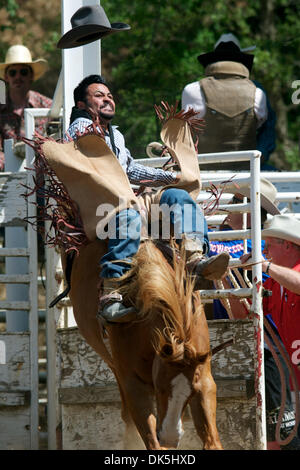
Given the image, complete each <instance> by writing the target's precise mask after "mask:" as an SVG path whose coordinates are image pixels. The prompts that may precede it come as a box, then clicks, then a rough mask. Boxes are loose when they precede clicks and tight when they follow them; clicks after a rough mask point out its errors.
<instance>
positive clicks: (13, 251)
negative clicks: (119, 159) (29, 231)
mask: <svg viewBox="0 0 300 470" xmlns="http://www.w3.org/2000/svg"><path fill="white" fill-rule="evenodd" d="M2 256H3V257H10V256H13V257H25V256H29V250H28V249H27V248H0V258H1V257H2Z"/></svg>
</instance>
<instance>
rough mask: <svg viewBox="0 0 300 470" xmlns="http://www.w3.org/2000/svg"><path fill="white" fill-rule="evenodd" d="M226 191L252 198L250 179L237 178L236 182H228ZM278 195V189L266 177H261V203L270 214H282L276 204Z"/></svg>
mask: <svg viewBox="0 0 300 470" xmlns="http://www.w3.org/2000/svg"><path fill="white" fill-rule="evenodd" d="M224 192H225V193H232V194H242V195H243V196H244V197H247V198H249V199H250V192H251V187H250V183H249V181H247V180H246V181H245V180H244V181H243V180H235V181H234V183H233V182H232V183H229V184H226V186H225V188H224ZM276 197H277V189H276V188H275V186H274V185H273V184H272V183H271V182H270V181H268V180H267V179H266V178H263V177H261V178H260V203H261V207H263V208H264V209H265V210H266V211H267V212H268V213H269V214H271V215H276V214H280V210H279V209H278V207H277V206H276V205H275V201H276Z"/></svg>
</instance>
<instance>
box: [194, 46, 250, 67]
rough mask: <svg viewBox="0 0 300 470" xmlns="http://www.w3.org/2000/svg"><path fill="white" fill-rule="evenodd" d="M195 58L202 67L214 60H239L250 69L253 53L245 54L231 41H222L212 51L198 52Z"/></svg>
mask: <svg viewBox="0 0 300 470" xmlns="http://www.w3.org/2000/svg"><path fill="white" fill-rule="evenodd" d="M197 59H198V60H199V62H200V64H202V65H203V67H207V65H209V64H213V63H214V62H220V61H223V60H224V61H226V60H230V61H232V62H240V63H241V64H243V65H245V66H246V67H247V69H248V70H249V71H251V69H252V65H253V59H254V55H252V54H245V52H242V50H241V49H240V48H239V47H238V45H237V44H235V43H234V42H233V41H226V42H223V41H222V42H220V43H219V44H218V45H217V46H216V47H215V49H214V50H213V51H212V52H207V53H205V54H200V55H199V56H198V57H197Z"/></svg>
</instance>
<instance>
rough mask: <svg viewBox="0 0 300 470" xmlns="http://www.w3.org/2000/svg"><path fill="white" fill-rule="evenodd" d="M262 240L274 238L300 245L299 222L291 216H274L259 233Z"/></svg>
mask: <svg viewBox="0 0 300 470" xmlns="http://www.w3.org/2000/svg"><path fill="white" fill-rule="evenodd" d="M261 236H262V238H266V237H275V238H281V239H282V240H287V241H289V242H292V243H295V244H296V245H300V220H298V219H296V217H293V216H292V215H285V214H280V215H274V217H272V219H271V220H270V221H268V223H267V227H266V228H265V229H264V230H263V231H262V232H261Z"/></svg>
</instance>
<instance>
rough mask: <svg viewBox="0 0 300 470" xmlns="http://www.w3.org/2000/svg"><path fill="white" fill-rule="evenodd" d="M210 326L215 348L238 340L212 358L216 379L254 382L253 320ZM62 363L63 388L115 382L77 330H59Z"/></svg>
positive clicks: (58, 346)
mask: <svg viewBox="0 0 300 470" xmlns="http://www.w3.org/2000/svg"><path fill="white" fill-rule="evenodd" d="M208 323H209V331H210V339H211V346H212V348H214V347H216V346H218V345H220V344H222V343H224V342H226V341H228V340H230V339H232V338H233V339H234V344H233V345H230V346H228V347H226V348H225V349H223V350H221V351H220V352H218V353H216V354H215V355H214V356H213V358H212V371H213V376H214V377H215V378H218V380H219V379H222V378H228V377H230V378H231V379H241V378H242V379H243V380H246V379H251V378H252V377H253V374H254V362H253V357H254V342H253V337H254V332H253V324H252V321H249V320H236V321H231V320H211V321H209V322H208ZM57 354H58V360H59V361H61V363H62V364H63V367H62V368H61V369H60V378H59V380H60V383H59V387H60V388H69V387H73V386H76V387H77V386H78V387H83V386H88V385H96V384H97V385H101V384H107V383H108V382H112V383H114V382H115V379H114V375H113V373H112V372H111V370H110V369H109V367H108V366H107V365H106V364H105V363H104V362H103V361H102V359H101V358H100V356H98V355H97V354H96V353H95V352H94V351H93V349H92V348H91V347H90V346H88V345H87V343H86V342H85V340H84V339H83V338H82V336H81V335H80V334H79V331H78V329H77V328H68V329H61V330H58V341H57Z"/></svg>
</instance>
